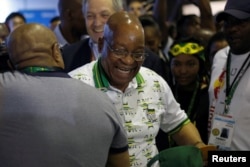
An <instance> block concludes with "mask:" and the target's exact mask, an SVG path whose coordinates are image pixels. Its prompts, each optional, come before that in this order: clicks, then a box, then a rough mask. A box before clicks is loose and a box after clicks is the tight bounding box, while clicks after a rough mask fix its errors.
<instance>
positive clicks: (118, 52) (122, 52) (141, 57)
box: [104, 38, 147, 61]
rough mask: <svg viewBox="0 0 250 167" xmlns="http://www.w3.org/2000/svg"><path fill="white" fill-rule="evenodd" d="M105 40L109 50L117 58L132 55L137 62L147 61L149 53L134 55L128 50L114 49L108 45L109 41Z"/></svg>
mask: <svg viewBox="0 0 250 167" xmlns="http://www.w3.org/2000/svg"><path fill="white" fill-rule="evenodd" d="M104 40H105V41H106V43H107V46H108V49H109V50H110V51H111V52H112V53H114V56H115V57H117V58H119V59H121V58H124V57H126V56H128V55H129V54H130V55H131V56H132V57H133V59H134V60H135V61H143V60H145V58H146V56H147V53H145V52H138V53H132V52H128V51H127V50H122V49H114V48H112V47H111V46H110V44H109V43H108V41H107V40H106V39H105V38H104Z"/></svg>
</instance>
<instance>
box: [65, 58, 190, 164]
mask: <svg viewBox="0 0 250 167" xmlns="http://www.w3.org/2000/svg"><path fill="white" fill-rule="evenodd" d="M99 64H100V63H97V61H93V62H91V63H89V64H86V65H84V66H82V67H80V68H77V69H75V70H73V71H71V72H70V73H69V75H70V76H71V77H73V78H76V79H79V80H81V81H83V82H85V83H87V84H89V85H91V86H94V87H96V88H99V89H100V90H102V91H104V92H105V93H106V94H107V95H108V96H109V98H110V99H111V100H112V102H113V104H114V105H115V106H116V108H117V111H118V112H119V114H120V115H121V118H122V120H123V125H124V128H125V129H126V131H127V135H128V142H129V143H128V144H129V154H130V164H131V167H146V164H147V162H148V161H149V160H150V159H151V158H152V157H153V156H155V155H156V154H157V153H158V150H157V148H156V145H155V137H156V135H157V133H158V131H159V128H161V129H162V130H164V131H165V132H170V133H171V132H174V131H176V130H178V129H180V127H181V126H182V125H184V124H185V123H187V122H188V121H189V120H188V118H187V115H186V114H185V112H184V111H183V110H181V109H180V105H179V104H178V103H177V102H176V100H175V98H174V96H173V94H172V92H171V89H170V88H169V86H168V84H167V83H166V82H165V80H164V79H163V78H162V77H160V76H159V75H158V74H156V73H155V72H154V71H152V70H150V69H148V68H145V67H141V68H140V71H139V73H138V74H137V75H136V77H134V78H133V80H132V81H131V82H130V83H129V85H128V87H127V89H126V90H125V91H124V92H122V91H120V90H118V89H116V88H114V87H112V86H111V85H109V83H108V80H107V78H106V76H105V74H104V73H103V69H102V68H100V65H99ZM94 76H95V77H94ZM166 142H167V141H166ZM155 166H157V164H156V165H155Z"/></svg>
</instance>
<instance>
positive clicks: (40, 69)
mask: <svg viewBox="0 0 250 167" xmlns="http://www.w3.org/2000/svg"><path fill="white" fill-rule="evenodd" d="M19 71H22V72H24V73H36V72H52V71H63V69H62V68H59V67H38V66H30V67H25V68H23V69H20V70H19Z"/></svg>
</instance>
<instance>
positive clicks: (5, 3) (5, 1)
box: [0, 0, 24, 22]
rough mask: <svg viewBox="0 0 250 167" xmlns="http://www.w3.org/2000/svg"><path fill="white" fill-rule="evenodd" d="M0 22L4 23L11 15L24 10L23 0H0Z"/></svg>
mask: <svg viewBox="0 0 250 167" xmlns="http://www.w3.org/2000/svg"><path fill="white" fill-rule="evenodd" d="M0 1H1V2H0V4H1V5H0V11H1V15H0V22H4V21H5V18H6V17H7V16H8V15H9V14H10V13H11V12H16V11H18V10H20V9H23V8H24V1H23V0H0Z"/></svg>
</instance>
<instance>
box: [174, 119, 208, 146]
mask: <svg viewBox="0 0 250 167" xmlns="http://www.w3.org/2000/svg"><path fill="white" fill-rule="evenodd" d="M172 137H173V139H174V141H175V142H176V143H177V144H178V145H197V144H199V145H205V144H204V143H203V142H202V140H201V137H200V134H199V132H198V130H197V128H196V127H195V126H194V125H193V124H192V123H191V122H189V123H188V124H186V125H184V126H183V127H182V128H181V129H180V130H179V131H178V132H176V133H175V134H173V136H172Z"/></svg>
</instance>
